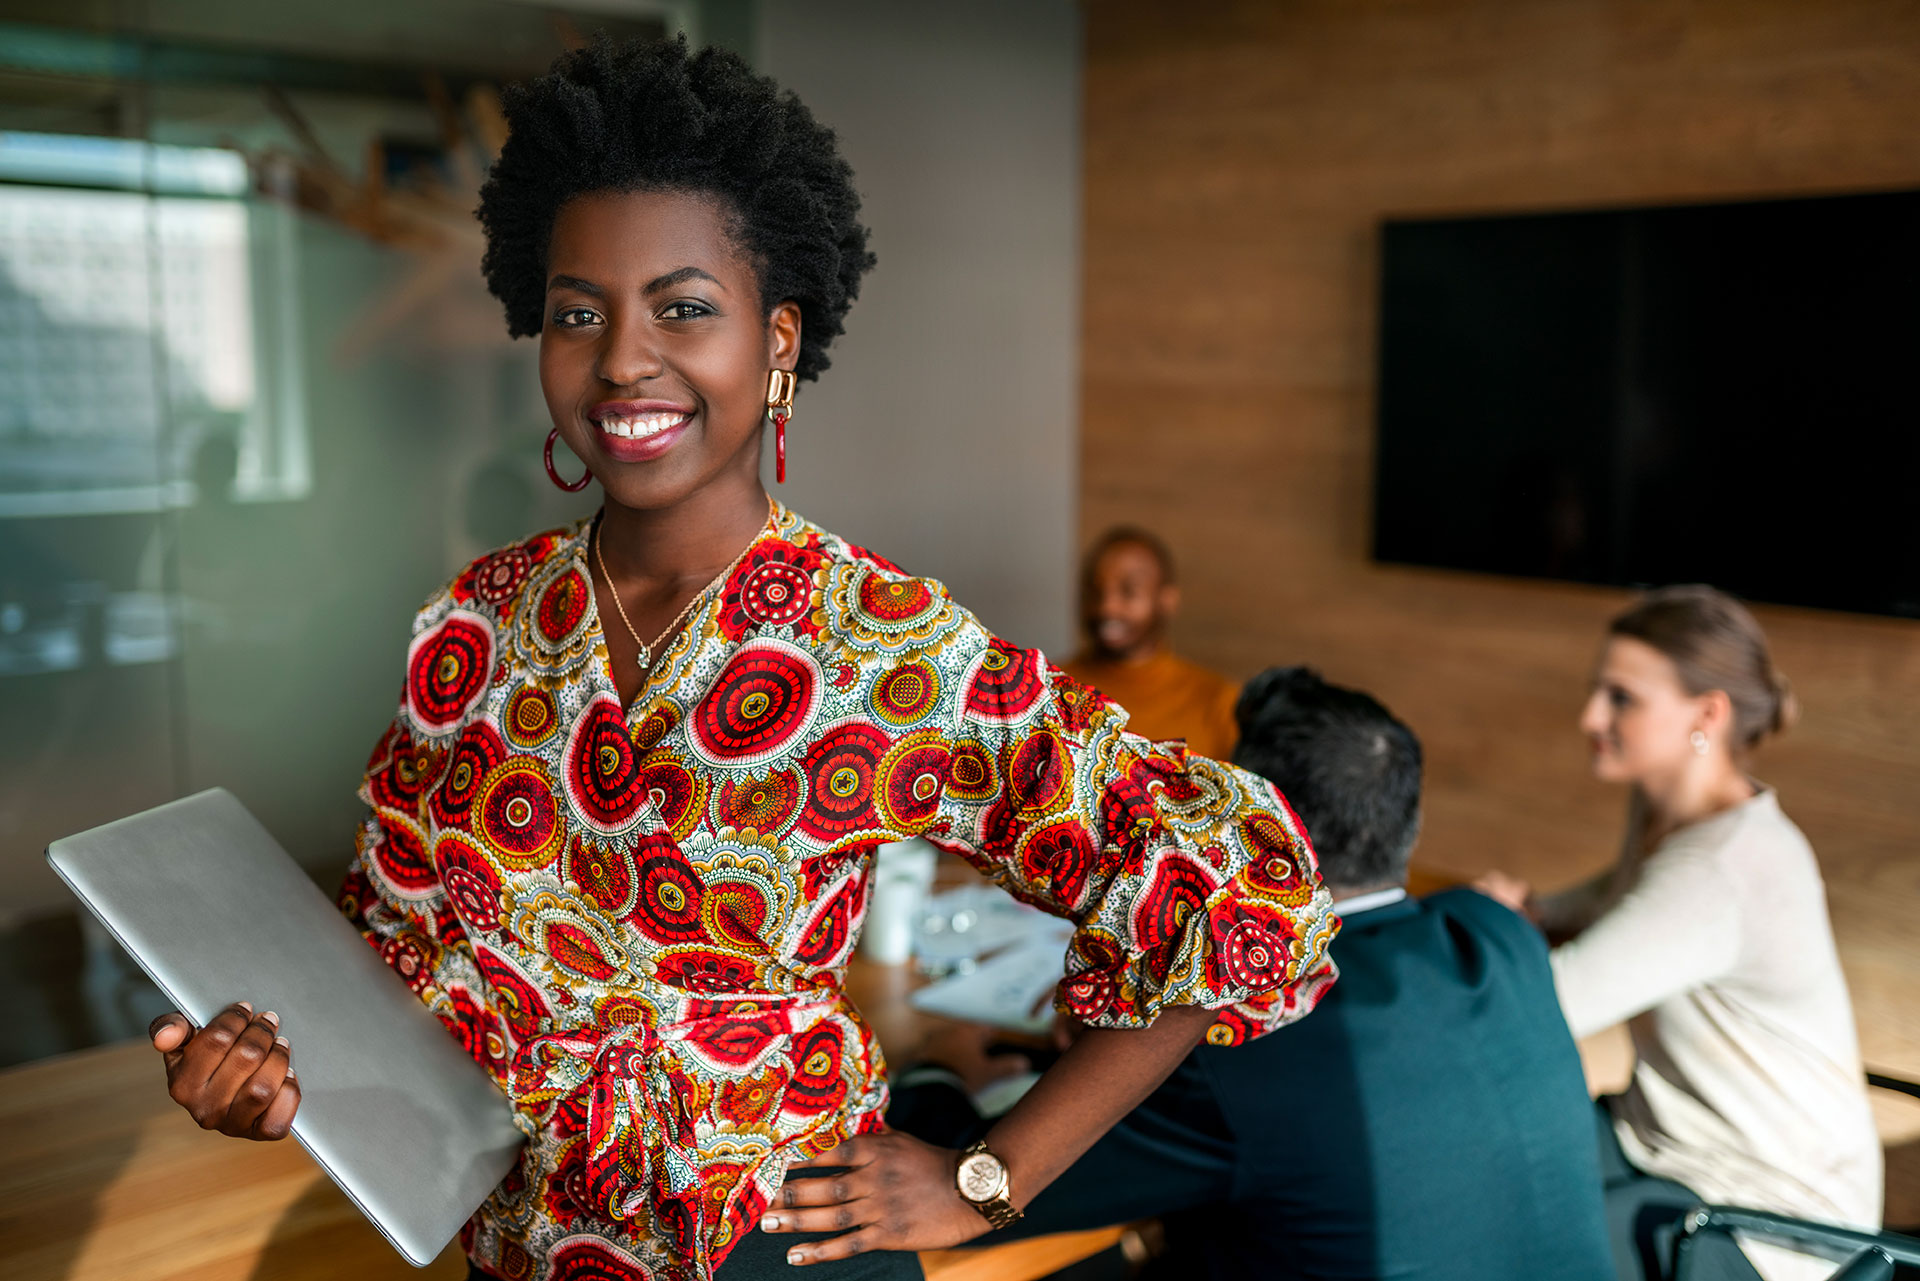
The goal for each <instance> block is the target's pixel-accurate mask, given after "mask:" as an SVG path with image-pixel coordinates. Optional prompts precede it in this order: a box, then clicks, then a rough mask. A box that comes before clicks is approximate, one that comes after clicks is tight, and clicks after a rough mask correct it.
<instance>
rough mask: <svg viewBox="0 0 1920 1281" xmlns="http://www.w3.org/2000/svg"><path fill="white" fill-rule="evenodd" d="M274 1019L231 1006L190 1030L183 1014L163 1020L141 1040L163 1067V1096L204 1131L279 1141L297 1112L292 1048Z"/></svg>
mask: <svg viewBox="0 0 1920 1281" xmlns="http://www.w3.org/2000/svg"><path fill="white" fill-rule="evenodd" d="M279 1031H280V1017H279V1015H277V1014H275V1013H274V1012H273V1011H271V1010H268V1011H266V1012H264V1013H261V1014H255V1013H254V1012H253V1007H252V1006H251V1005H249V1004H247V1003H246V1002H245V1001H236V1002H234V1003H233V1004H232V1005H229V1006H228V1007H227V1008H226V1009H224V1010H222V1011H220V1013H219V1014H217V1015H215V1016H214V1019H213V1021H212V1022H211V1023H209V1024H207V1026H205V1027H203V1028H201V1029H199V1030H198V1031H195V1030H194V1027H193V1024H192V1022H191V1021H189V1020H188V1018H187V1016H186V1015H184V1014H179V1013H174V1014H163V1015H161V1016H160V1017H159V1018H157V1019H155V1020H154V1021H153V1026H151V1027H150V1028H148V1029H147V1034H148V1035H149V1036H151V1037H152V1038H153V1048H154V1049H156V1050H158V1051H160V1053H161V1054H162V1055H164V1056H165V1057H166V1061H167V1093H168V1094H171V1095H172V1096H173V1101H174V1102H175V1103H178V1104H179V1105H180V1106H181V1107H183V1108H185V1109H186V1110H187V1111H188V1113H190V1114H191V1115H192V1117H193V1119H194V1121H195V1122H197V1123H198V1124H199V1126H200V1128H201V1129H203V1130H218V1131H220V1133H222V1134H226V1135H231V1136H232V1137H234V1138H236V1139H261V1140H266V1141H272V1140H276V1139H284V1138H286V1137H287V1134H288V1133H289V1132H290V1131H291V1129H292V1128H293V1114H294V1112H295V1111H296V1110H297V1109H298V1108H299V1107H300V1082H299V1081H298V1080H297V1079H296V1078H295V1077H294V1074H293V1047H292V1046H291V1045H289V1044H288V1042H287V1038H286V1037H284V1036H281V1035H279Z"/></svg>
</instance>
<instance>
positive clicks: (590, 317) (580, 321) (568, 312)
mask: <svg viewBox="0 0 1920 1281" xmlns="http://www.w3.org/2000/svg"><path fill="white" fill-rule="evenodd" d="M599 319H600V314H599V313H598V312H596V311H594V310H593V309H592V308H590V307H562V308H561V309H560V310H559V311H556V312H554V313H553V323H554V324H555V325H557V326H559V327H560V328H561V329H578V328H580V327H581V326H582V325H591V324H593V323H594V322H595V321H597V320H599Z"/></svg>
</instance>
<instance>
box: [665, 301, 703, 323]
mask: <svg viewBox="0 0 1920 1281" xmlns="http://www.w3.org/2000/svg"><path fill="white" fill-rule="evenodd" d="M711 314H712V309H711V308H709V307H706V306H703V305H702V304H700V303H697V302H670V303H668V304H667V306H666V309H665V310H664V311H662V312H661V313H660V315H661V316H662V317H664V318H665V319H667V320H697V319H698V318H700V317H701V316H707V315H711Z"/></svg>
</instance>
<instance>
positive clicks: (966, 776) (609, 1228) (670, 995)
mask: <svg viewBox="0 0 1920 1281" xmlns="http://www.w3.org/2000/svg"><path fill="white" fill-rule="evenodd" d="M589 536H590V526H589V525H587V524H585V523H582V524H580V525H576V526H574V527H571V528H569V529H562V530H556V531H553V532H550V533H545V534H541V535H538V536H537V537H534V538H531V539H528V540H527V541H526V542H524V543H520V544H517V545H514V546H511V547H507V548H504V549H502V550H500V551H496V552H493V553H491V554H489V555H487V556H484V557H482V558H481V559H480V560H478V561H476V562H474V563H473V564H472V565H470V566H469V567H468V568H467V569H466V570H465V571H463V572H462V573H461V574H460V575H459V576H458V577H457V578H455V579H454V581H453V582H452V583H451V584H449V585H448V586H447V587H446V588H445V589H443V590H442V591H440V592H439V593H438V594H436V595H435V596H434V597H433V599H432V600H430V601H429V602H428V603H427V604H426V606H425V607H424V608H423V609H422V610H421V611H420V614H419V616H418V617H417V618H416V620H415V622H414V629H413V640H412V643H411V645H410V646H409V648H408V652H407V672H406V683H405V691H404V694H403V697H402V700H401V704H400V709H399V712H398V714H397V715H396V716H395V718H394V721H393V724H392V726H391V727H390V728H389V729H388V730H387V733H386V735H385V736H384V737H383V738H382V739H381V740H380V743H379V745H378V747H377V748H376V749H375V750H374V753H373V757H372V760H371V761H370V762H369V764H368V767H367V774H366V779H365V782H364V783H363V785H362V787H361V792H360V794H361V797H362V798H363V799H364V800H365V801H366V803H367V805H368V806H369V809H370V813H369V815H368V817H367V819H366V820H365V822H364V824H363V825H362V827H361V828H360V832H359V839H358V842H357V848H358V859H357V861H356V862H355V864H354V865H353V867H352V869H351V870H350V872H349V874H348V876H347V879H346V883H345V885H344V886H343V888H342V890H341V894H340V902H341V906H342V908H343V910H344V911H346V912H347V914H348V915H349V916H350V917H351V918H352V919H353V921H354V922H355V924H356V925H358V927H359V928H360V929H361V930H362V931H363V932H364V933H365V934H366V936H367V938H368V940H369V942H371V943H372V944H373V945H374V946H375V947H376V948H377V949H378V950H379V951H380V954H381V955H382V956H383V957H384V958H385V959H386V960H387V961H388V963H389V964H390V965H391V966H392V967H393V968H394V970H395V971H397V972H398V973H399V975H400V976H401V977H402V978H404V979H405V980H406V982H407V983H408V984H409V985H410V986H411V987H412V989H413V990H414V991H415V992H416V993H418V995H419V997H420V999H421V1000H422V1001H424V1002H425V1003H426V1004H427V1005H428V1006H429V1008H431V1009H432V1011H433V1012H434V1013H435V1014H436V1015H438V1016H439V1017H440V1019H441V1020H442V1021H443V1022H445V1023H446V1025H447V1026H448V1028H449V1029H450V1030H451V1031H452V1032H453V1034H454V1035H455V1036H457V1037H458V1038H459V1039H460V1040H461V1042H462V1043H463V1044H464V1045H465V1046H466V1048H467V1049H468V1051H469V1052H471V1053H472V1055H473V1057H474V1058H475V1059H476V1060H478V1061H479V1062H480V1064H481V1065H482V1066H484V1067H485V1068H486V1069H487V1070H488V1071H489V1072H490V1073H492V1075H493V1077H494V1079H495V1080H496V1081H497V1082H498V1083H499V1085H500V1087H501V1089H502V1090H503V1091H504V1092H505V1093H506V1095H507V1097H508V1099H509V1100H511V1103H512V1106H513V1108H514V1111H515V1115H516V1119H517V1121H518V1124H519V1125H520V1128H521V1129H522V1130H523V1131H525V1133H526V1134H527V1135H528V1140H529V1141H528V1144H527V1147H526V1149H525V1152H524V1155H523V1156H522V1158H521V1161H520V1164H519V1166H518V1168H517V1169H516V1170H515V1171H514V1173H513V1174H511V1175H510V1176H509V1177H508V1178H507V1179H506V1180H505V1181H504V1182H503V1183H502V1184H501V1186H500V1187H499V1189H498V1190H497V1191H496V1192H495V1193H494V1194H493V1196H492V1197H491V1198H489V1200H488V1201H487V1202H486V1204H485V1205H483V1206H482V1207H481V1209H480V1210H479V1212H478V1213H476V1214H475V1216H474V1218H473V1220H472V1221H471V1222H470V1223H469V1224H468V1225H467V1227H466V1229H465V1230H464V1232H463V1234H462V1240H463V1243H464V1245H465V1246H466V1249H467V1251H468V1253H469V1255H470V1256H471V1257H472V1258H473V1259H474V1261H475V1262H477V1263H478V1264H479V1265H480V1266H481V1267H482V1268H484V1269H486V1270H487V1271H489V1272H493V1273H496V1274H498V1275H499V1276H502V1277H507V1278H511V1279H513V1281H522V1279H529V1281H534V1279H541V1278H563V1277H564V1278H593V1279H595V1281H611V1279H613V1278H661V1279H663V1281H706V1279H707V1278H708V1277H709V1276H710V1274H711V1272H712V1270H713V1269H714V1268H716V1267H718V1266H719V1264H720V1262H721V1261H722V1260H723V1259H724V1258H725V1257H726V1255H727V1252H728V1249H729V1247H730V1246H731V1245H732V1244H733V1243H734V1242H736V1241H738V1240H739V1239H740V1237H741V1235H742V1234H744V1233H746V1232H749V1231H751V1230H752V1229H753V1227H754V1225H755V1224H756V1223H757V1222H758V1220H759V1218H760V1215H761V1213H762V1211H763V1210H764V1209H765V1207H766V1206H767V1204H768V1202H769V1200H770V1198H771V1197H772V1196H773V1194H774V1193H775V1192H776V1191H777V1190H778V1189H779V1186H780V1183H781V1181H782V1179H783V1177H784V1175H785V1172H786V1167H787V1164H788V1162H789V1161H792V1160H797V1159H801V1158H804V1157H808V1156H814V1155H818V1154H820V1153H822V1152H825V1151H827V1150H828V1149H830V1148H832V1147H834V1146H835V1145H836V1144H838V1143H840V1142H841V1141H843V1140H844V1139H846V1138H848V1137H850V1136H852V1135H854V1134H858V1133H863V1132H868V1131H872V1130H875V1129H878V1128H879V1127H880V1125H881V1121H882V1114H883V1112H884V1110H885V1103H886V1097H887V1096H886V1084H885V1065H884V1063H883V1061H882V1059H881V1055H880V1048H879V1046H878V1045H877V1044H876V1043H875V1041H874V1038H873V1035H872V1033H871V1032H870V1031H869V1030H868V1028H867V1026H866V1024H865V1023H864V1022H862V1020H861V1018H860V1015H859V1013H858V1011H856V1010H855V1009H854V1007H853V1005H852V1003H851V1002H850V1001H849V1000H848V999H847V996H846V994H845V992H844V990H843V987H842V979H843V977H844V974H845V967H846V964H847V959H848V956H849V954H850V953H851V951H852V949H853V945H854V941H855V939H856V938H857V936H858V935H859V932H860V923H861V918H862V915H863V913H864V911H865V908H866V898H867V884H868V872H869V869H870V867H871V864H872V858H873V852H874V850H875V848H876V847H877V846H878V845H880V844H882V843H885V842H888V841H896V840H901V839H905V838H907V837H910V836H925V837H926V838H928V839H929V840H931V841H933V842H935V843H936V844H938V845H939V846H941V847H942V848H945V849H948V850H952V851H954V852H955V853H958V854H959V855H961V856H962V857H964V858H966V859H967V860H968V861H969V862H970V863H972V864H973V865H974V866H975V867H977V868H978V869H979V870H980V871H981V872H983V873H984V874H986V875H987V876H988V877H990V878H992V879H993V880H994V881H996V882H998V883H999V884H1001V885H1002V886H1004V887H1005V888H1006V889H1007V890H1008V891H1009V892H1011V893H1012V894H1014V895H1016V896H1017V897H1019V898H1021V899H1023V900H1025V901H1027V902H1030V903H1033V904H1036V905H1038V906H1040V907H1042V908H1045V909H1046V910H1048V911H1050V912H1053V913H1056V914H1058V915H1061V916H1063V917H1069V918H1071V919H1072V920H1073V921H1074V922H1075V923H1076V925H1077V926H1078V928H1077V930H1076V932H1075V934H1074V936H1073V938H1072V941H1071V943H1070V945H1069V947H1068V949H1067V953H1066V957H1065V969H1064V977H1063V978H1062V981H1061V983H1060V986H1059V989H1058V1004H1059V1006H1060V1008H1062V1009H1064V1010H1067V1011H1070V1012H1071V1013H1072V1014H1073V1015H1075V1016H1076V1017H1078V1018H1080V1019H1082V1020H1084V1021H1086V1022H1087V1023H1089V1024H1092V1025H1094V1026H1099V1027H1138V1026H1141V1025H1143V1024H1146V1023H1148V1022H1150V1021H1152V1019H1153V1018H1154V1016H1155V1014H1156V1013H1157V1012H1158V1011H1159V1010H1160V1009H1162V1008H1163V1007H1165V1006H1169V1005H1201V1006H1205V1007H1207V1008H1210V1009H1213V1010H1215V1011H1217V1021H1216V1022H1215V1023H1214V1024H1213V1026H1212V1027H1211V1028H1210V1029H1209V1031H1208V1034H1207V1039H1208V1040H1210V1041H1212V1042H1213V1043H1215V1044H1231V1043H1234V1042H1236V1041H1240V1040H1243V1039H1245V1038H1248V1037H1253V1036H1258V1035H1259V1034H1261V1033H1262V1032H1265V1031H1267V1030H1269V1029H1271V1028H1273V1027H1276V1026H1278V1025H1280V1024H1282V1023H1284V1022H1286V1021H1288V1020H1290V1019H1292V1018H1294V1017H1297V1016H1298V1015H1301V1014H1303V1013H1305V1012H1306V1011H1307V1010H1309V1009H1311V1008H1312V1006H1313V1004H1314V1002H1315V1001H1316V1000H1317V999H1318V997H1319V995H1320V993H1321V992H1322V991H1323V990H1324V989H1325V988H1326V986H1327V985H1328V983H1330V982H1331V981H1332V977H1333V968H1332V966H1331V964H1330V963H1329V961H1328V960H1327V957H1326V947H1327V943H1328V942H1329V940H1330V939H1331V937H1332V935H1333V933H1334V931H1335V929H1336V928H1337V920H1336V918H1335V916H1334V914H1333V912H1332V909H1331V906H1330V903H1329V899H1328V896H1327V893H1326V891H1325V890H1324V889H1323V888H1322V886H1321V884H1320V881H1319V877H1318V874H1317V871H1316V868H1315V865H1314V861H1313V855H1312V852H1311V850H1310V849H1309V847H1308V844H1307V840H1306V837H1305V835H1304V833H1303V832H1302V830H1301V828H1300V825H1299V824H1298V822H1297V821H1296V820H1295V819H1294V818H1293V816H1292V814H1291V812H1290V811H1289V810H1288V809H1287V807H1286V804H1285V802H1284V801H1282V800H1281V798H1280V797H1279V795H1278V794H1277V793H1276V792H1275V791H1274V790H1273V789H1272V788H1271V787H1270V786H1269V785H1267V784H1266V783H1264V782H1262V781H1261V780H1259V779H1257V778H1255V777H1254V776H1252V775H1250V774H1247V773H1244V772H1241V771H1239V770H1236V769H1233V768H1231V767H1229V766H1225V765H1221V764H1217V763H1216V762H1213V761H1210V760H1205V759H1203V758H1200V757H1196V756H1188V755H1187V754H1186V751H1185V748H1184V747H1183V746H1181V745H1179V744H1177V743H1152V742H1148V741H1147V740H1145V739H1142V738H1139V737H1136V736H1134V735H1130V734H1128V733H1126V732H1125V725H1126V713H1125V711H1124V710H1122V709H1121V708H1120V707H1118V706H1116V705H1114V704H1112V703H1110V702H1108V701H1107V700H1105V699H1104V698H1102V697H1101V696H1100V695H1099V694H1098V693H1097V692H1096V691H1094V690H1092V689H1090V688H1088V687H1086V686H1082V685H1079V684H1076V683H1075V682H1074V681H1072V680H1071V679H1070V678H1068V677H1067V676H1066V675H1065V674H1064V673H1062V672H1061V671H1059V670H1058V669H1057V668H1054V667H1052V666H1051V665H1049V664H1048V663H1047V661H1046V659H1045V658H1044V657H1043V656H1042V655H1041V654H1040V653H1039V652H1038V651H1035V650H1030V649H1021V648H1018V647H1016V646H1013V645H1009V644H1007V643H1006V642H1005V641H1002V640H999V639H997V638H995V637H994V636H992V635H991V634H989V633H988V632H987V630H986V629H985V628H983V627H982V626H981V625H980V623H979V622H978V621H976V620H975V619H974V618H973V616H972V615H970V614H968V613H967V612H966V611H965V610H963V609H961V608H960V607H959V606H957V605H955V604H954V603H953V601H952V600H951V599H950V598H949V597H948V595H947V592H946V589H945V588H944V587H942V586H941V585H940V584H939V583H936V582H933V581H930V580H928V579H922V578H915V577H912V576H911V575H909V574H906V573H903V572H902V571H901V570H900V569H898V568H897V567H895V566H894V565H892V564H891V563H889V562H888V561H886V560H884V559H882V558H881V557H879V556H876V555H874V554H872V553H871V552H868V551H866V550H864V549H862V548H860V547H856V546H853V545H851V544H849V543H847V542H845V541H843V540H841V539H839V538H837V537H835V536H834V535H832V534H829V533H827V532H826V531H824V530H821V529H819V528H817V527H816V526H814V525H812V524H810V523H808V522H806V521H804V520H802V519H801V518H800V517H798V516H796V515H794V514H792V513H791V512H788V511H786V510H785V509H784V508H780V507H778V506H777V505H776V507H775V509H774V512H773V518H772V520H771V521H770V522H769V524H768V526H767V528H766V529H765V530H763V531H762V533H761V534H760V535H759V537H758V539H757V540H756V542H755V543H754V544H753V546H752V547H751V548H750V549H749V551H748V553H747V554H746V556H745V557H744V558H743V559H742V560H741V562H740V563H739V565H738V566H737V568H736V569H735V570H734V571H733V573H732V574H731V576H730V577H729V578H728V580H727V582H726V583H725V584H724V586H723V587H722V589H721V590H720V591H719V592H717V593H715V594H714V595H713V596H711V597H710V598H709V599H708V600H707V601H706V602H705V603H704V604H703V605H702V606H701V607H700V608H698V609H697V610H696V611H695V612H694V614H693V616H692V618H691V619H690V620H689V622H688V625H687V626H686V627H685V628H684V629H683V630H682V631H681V633H680V634H679V636H678V638H677V639H676V640H674V641H672V642H671V643H670V645H669V648H668V650H667V652H665V653H664V654H663V655H662V656H661V657H660V659H659V660H658V661H657V662H656V664H655V667H654V670H653V672H652V673H651V676H650V678H649V681H648V684H647V685H646V686H645V688H644V689H643V690H642V691H641V692H640V694H639V696H638V697H637V698H636V700H635V701H634V703H633V704H632V706H630V707H622V706H621V702H620V697H619V695H618V693H616V691H615V687H614V683H613V678H612V675H611V673H610V671H609V669H608V667H607V657H606V649H605V646H604V644H603V641H602V633H601V630H600V623H599V619H598V617H597V614H596V610H595V608H594V598H593V588H592V586H591V580H590V578H589V570H588V563H587V552H588V541H587V540H588V538H589Z"/></svg>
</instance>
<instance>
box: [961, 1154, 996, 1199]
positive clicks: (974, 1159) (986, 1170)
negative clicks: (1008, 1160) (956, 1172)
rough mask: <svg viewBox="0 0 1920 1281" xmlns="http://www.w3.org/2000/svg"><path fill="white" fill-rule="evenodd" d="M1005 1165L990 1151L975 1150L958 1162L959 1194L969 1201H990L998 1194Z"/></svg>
mask: <svg viewBox="0 0 1920 1281" xmlns="http://www.w3.org/2000/svg"><path fill="white" fill-rule="evenodd" d="M1006 1177H1007V1167H1006V1166H1004V1165H1001V1164H1000V1158H999V1157H997V1156H994V1155H993V1154H992V1153H991V1152H975V1153H974V1154H973V1155H972V1156H969V1157H968V1158H966V1160H964V1161H962V1162H960V1195H961V1196H963V1197H965V1198H967V1200H969V1201H991V1200H993V1198H994V1197H996V1196H998V1195H999V1194H1000V1189H1001V1188H1002V1186H1004V1184H1005V1182H1006Z"/></svg>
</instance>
